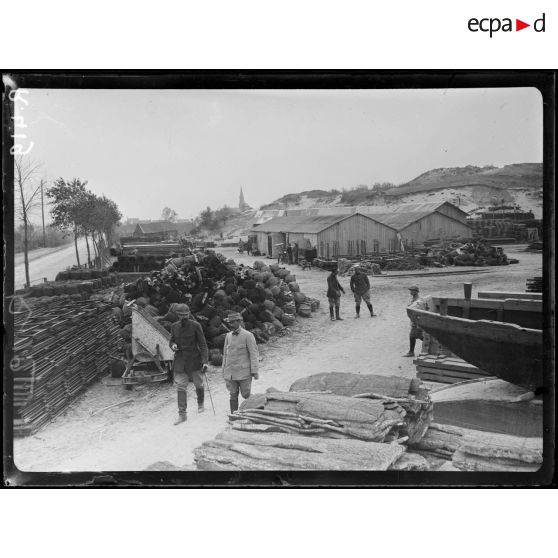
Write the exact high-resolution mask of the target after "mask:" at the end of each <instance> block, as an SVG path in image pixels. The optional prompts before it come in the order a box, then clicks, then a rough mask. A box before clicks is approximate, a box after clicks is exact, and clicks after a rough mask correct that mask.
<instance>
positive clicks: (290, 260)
mask: <svg viewBox="0 0 558 558" xmlns="http://www.w3.org/2000/svg"><path fill="white" fill-rule="evenodd" d="M287 260H288V264H289V265H292V264H293V247H292V246H291V245H290V244H287Z"/></svg>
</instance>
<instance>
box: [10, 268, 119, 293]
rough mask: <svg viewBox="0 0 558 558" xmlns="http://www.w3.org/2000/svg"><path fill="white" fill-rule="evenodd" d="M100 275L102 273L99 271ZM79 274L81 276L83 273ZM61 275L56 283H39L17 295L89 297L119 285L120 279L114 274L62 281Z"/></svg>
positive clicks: (19, 291)
mask: <svg viewBox="0 0 558 558" xmlns="http://www.w3.org/2000/svg"><path fill="white" fill-rule="evenodd" d="M91 271H94V270H91ZM70 273H73V272H70ZM99 273H101V272H100V271H99ZM79 274H80V275H81V272H80V273H79ZM60 275H61V274H60V273H59V274H58V275H57V276H56V280H55V281H45V282H44V283H39V284H38V285H32V286H31V287H29V288H26V289H20V290H18V291H16V294H18V295H20V296H25V297H30V298H38V297H43V296H61V295H75V294H82V293H83V294H86V295H87V294H89V293H92V292H94V291H98V290H100V289H106V288H108V287H110V286H111V285H117V284H118V277H117V276H116V275H115V274H114V273H111V274H110V275H104V276H103V277H95V278H91V279H73V278H70V279H61V278H60Z"/></svg>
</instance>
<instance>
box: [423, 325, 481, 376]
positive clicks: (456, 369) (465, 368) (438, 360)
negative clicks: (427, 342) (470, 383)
mask: <svg viewBox="0 0 558 558" xmlns="http://www.w3.org/2000/svg"><path fill="white" fill-rule="evenodd" d="M423 335H426V334H423ZM413 364H414V365H415V366H416V368H417V376H418V377H419V378H420V379H421V380H424V381H425V382H438V383H440V384H456V383H461V382H463V381H464V380H479V379H481V378H483V379H484V378H488V377H490V375H489V374H487V373H486V372H484V371H483V370H481V369H480V368H477V367H476V366H474V365H473V364H469V363H468V362H466V361H464V360H463V359H461V358H458V357H456V356H453V355H452V356H447V355H445V354H441V355H437V356H436V355H432V354H428V353H426V354H420V355H419V356H418V357H417V358H416V359H415V360H414V361H413Z"/></svg>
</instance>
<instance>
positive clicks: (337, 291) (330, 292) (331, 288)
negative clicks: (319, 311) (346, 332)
mask: <svg viewBox="0 0 558 558" xmlns="http://www.w3.org/2000/svg"><path fill="white" fill-rule="evenodd" d="M341 292H342V293H343V294H345V289H343V287H342V286H341V284H340V283H339V281H338V280H337V268H335V269H333V270H332V271H331V273H330V275H328V278H327V300H328V302H329V317H330V319H331V321H335V320H343V318H342V317H341V316H340V315H339V307H340V306H341ZM334 308H335V316H334V315H333V309H334Z"/></svg>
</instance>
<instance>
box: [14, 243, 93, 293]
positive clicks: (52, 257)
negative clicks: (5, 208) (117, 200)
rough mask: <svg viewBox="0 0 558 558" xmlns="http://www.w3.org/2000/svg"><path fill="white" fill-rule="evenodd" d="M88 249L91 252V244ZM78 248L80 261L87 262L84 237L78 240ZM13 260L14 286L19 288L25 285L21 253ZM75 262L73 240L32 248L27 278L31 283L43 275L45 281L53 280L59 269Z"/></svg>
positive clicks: (40, 278) (38, 280)
mask: <svg viewBox="0 0 558 558" xmlns="http://www.w3.org/2000/svg"><path fill="white" fill-rule="evenodd" d="M90 249H91V253H92V254H93V247H92V246H91V245H90ZM78 250H79V257H80V261H81V263H82V264H84V263H87V247H86V245H85V240H84V239H80V240H78ZM14 260H15V261H14V286H15V288H16V289H20V288H22V287H23V286H24V285H25V266H24V265H23V254H16V255H15V257H14ZM76 263H77V262H76V250H75V247H74V243H73V242H72V243H71V244H67V245H65V246H57V247H56V248H39V249H37V250H32V251H31V252H29V279H30V281H31V284H32V285H33V284H36V283H38V282H40V281H41V280H42V279H43V277H46V278H47V281H54V278H55V277H56V274H57V273H58V272H59V271H63V270H64V269H66V268H67V267H69V266H72V265H75V264H76Z"/></svg>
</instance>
